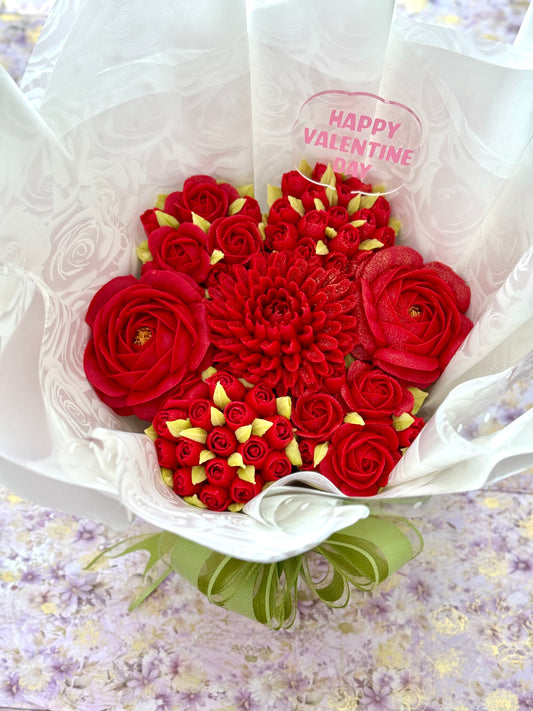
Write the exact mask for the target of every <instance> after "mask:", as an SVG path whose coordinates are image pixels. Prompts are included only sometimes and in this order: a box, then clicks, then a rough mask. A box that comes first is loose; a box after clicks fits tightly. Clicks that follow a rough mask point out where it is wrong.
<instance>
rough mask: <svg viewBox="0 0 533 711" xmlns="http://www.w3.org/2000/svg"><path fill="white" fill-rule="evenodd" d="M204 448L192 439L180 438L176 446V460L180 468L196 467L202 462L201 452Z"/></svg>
mask: <svg viewBox="0 0 533 711" xmlns="http://www.w3.org/2000/svg"><path fill="white" fill-rule="evenodd" d="M203 449H204V447H203V446H202V445H201V444H200V443H199V442H194V441H193V440H192V439H187V438H186V437H180V438H179V441H178V443H177V444H176V459H177V460H178V465H179V466H184V467H195V466H197V465H198V464H199V462H200V452H202V450H203Z"/></svg>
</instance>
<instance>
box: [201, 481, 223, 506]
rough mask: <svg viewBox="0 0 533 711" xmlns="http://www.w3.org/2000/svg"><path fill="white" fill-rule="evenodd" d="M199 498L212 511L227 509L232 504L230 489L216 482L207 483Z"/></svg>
mask: <svg viewBox="0 0 533 711" xmlns="http://www.w3.org/2000/svg"><path fill="white" fill-rule="evenodd" d="M199 499H200V501H201V502H202V503H204V504H205V505H206V506H207V508H208V509H210V510H211V511H225V510H226V509H227V508H228V506H229V505H230V504H231V497H230V495H229V491H228V489H226V488H225V487H223V486H216V485H215V484H209V483H207V484H205V483H204V485H203V486H202V489H201V491H200V494H199Z"/></svg>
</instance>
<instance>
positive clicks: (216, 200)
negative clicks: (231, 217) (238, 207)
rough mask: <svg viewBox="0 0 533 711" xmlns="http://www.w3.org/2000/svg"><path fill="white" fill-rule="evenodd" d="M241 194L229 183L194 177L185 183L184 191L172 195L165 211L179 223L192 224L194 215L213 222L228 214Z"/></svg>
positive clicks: (204, 177)
mask: <svg viewBox="0 0 533 711" xmlns="http://www.w3.org/2000/svg"><path fill="white" fill-rule="evenodd" d="M238 197H239V193H238V192H237V191H236V190H235V188H233V187H232V186H231V185H229V183H220V184H218V183H217V181H216V180H215V179H214V178H211V177H210V176H208V175H193V176H192V177H190V178H187V180H186V181H185V182H184V183H183V190H182V191H180V192H174V193H170V195H168V196H167V198H166V200H165V209H164V211H165V212H166V213H168V214H169V215H173V216H174V217H175V218H176V219H177V220H178V222H192V213H193V212H194V213H195V214H196V215H199V216H200V217H203V218H204V219H206V220H207V221H208V222H213V220H216V219H217V217H222V216H223V215H225V214H226V212H227V210H228V207H229V205H231V203H232V202H233V201H234V200H237V198H238Z"/></svg>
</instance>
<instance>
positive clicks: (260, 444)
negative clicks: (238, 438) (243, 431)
mask: <svg viewBox="0 0 533 711" xmlns="http://www.w3.org/2000/svg"><path fill="white" fill-rule="evenodd" d="M270 451H271V450H270V448H269V447H268V445H267V443H266V442H265V440H264V439H263V438H262V437H257V436H256V435H252V436H251V437H250V438H249V439H248V440H246V442H243V444H240V445H239V446H238V447H237V452H239V454H241V456H242V459H243V462H244V463H245V464H253V466H254V467H256V468H261V467H262V466H263V463H264V461H265V459H266V458H267V456H268V454H269V452H270Z"/></svg>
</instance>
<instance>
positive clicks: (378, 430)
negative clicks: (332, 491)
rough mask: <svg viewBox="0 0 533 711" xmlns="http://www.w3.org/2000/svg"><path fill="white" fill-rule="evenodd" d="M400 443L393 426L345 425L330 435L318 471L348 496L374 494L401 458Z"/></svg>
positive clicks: (370, 424)
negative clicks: (329, 441)
mask: <svg viewBox="0 0 533 711" xmlns="http://www.w3.org/2000/svg"><path fill="white" fill-rule="evenodd" d="M400 457H401V453H400V451H399V442H398V437H397V436H396V432H395V431H394V429H393V428H392V425H390V424H388V423H385V422H367V423H366V424H365V425H364V426H360V425H351V424H344V425H341V426H340V427H338V428H337V429H336V430H335V432H334V433H333V436H332V438H331V443H330V446H329V447H328V451H327V454H326V457H325V458H324V459H323V460H322V462H321V463H320V467H319V469H320V472H321V473H322V474H323V475H324V476H325V477H327V478H328V479H329V480H330V481H332V482H333V483H334V484H335V485H336V486H337V487H338V488H339V489H340V490H341V491H342V492H343V494H346V495H347V496H374V494H377V493H378V490H379V489H380V488H381V487H382V486H385V485H386V484H387V482H388V480H389V474H390V472H391V471H392V469H393V468H394V466H395V464H396V462H397V461H398V460H399V459H400Z"/></svg>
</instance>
